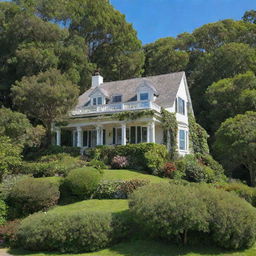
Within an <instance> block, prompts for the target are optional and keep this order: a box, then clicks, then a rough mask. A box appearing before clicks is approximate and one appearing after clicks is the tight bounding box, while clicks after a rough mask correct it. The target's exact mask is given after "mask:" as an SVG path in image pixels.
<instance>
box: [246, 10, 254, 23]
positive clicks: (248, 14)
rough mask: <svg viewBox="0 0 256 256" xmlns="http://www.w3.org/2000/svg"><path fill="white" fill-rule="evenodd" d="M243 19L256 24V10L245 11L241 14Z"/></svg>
mask: <svg viewBox="0 0 256 256" xmlns="http://www.w3.org/2000/svg"><path fill="white" fill-rule="evenodd" d="M243 21H245V22H250V23H253V24H256V11H255V10H250V11H246V12H245V14H244V16H243Z"/></svg>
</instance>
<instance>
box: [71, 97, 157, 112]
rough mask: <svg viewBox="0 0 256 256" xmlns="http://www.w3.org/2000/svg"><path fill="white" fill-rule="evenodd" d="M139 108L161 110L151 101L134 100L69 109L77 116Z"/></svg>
mask: <svg viewBox="0 0 256 256" xmlns="http://www.w3.org/2000/svg"><path fill="white" fill-rule="evenodd" d="M140 109H152V110H155V111H157V112H159V113H160V112H161V107H160V106H158V105H157V104H155V103H154V102H152V101H136V102H126V103H115V104H106V105H99V106H89V107H82V108H79V109H76V110H73V111H71V115H72V116H77V115H86V114H93V113H101V112H118V111H127V110H140Z"/></svg>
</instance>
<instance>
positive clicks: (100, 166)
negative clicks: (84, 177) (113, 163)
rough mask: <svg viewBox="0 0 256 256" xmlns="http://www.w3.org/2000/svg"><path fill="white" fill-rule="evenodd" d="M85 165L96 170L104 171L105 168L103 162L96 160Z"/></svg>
mask: <svg viewBox="0 0 256 256" xmlns="http://www.w3.org/2000/svg"><path fill="white" fill-rule="evenodd" d="M87 165H88V166H91V167H94V168H96V169H98V170H104V169H106V168H107V166H106V165H105V164H104V162H102V161H100V160H97V159H92V160H91V161H90V162H88V163H87Z"/></svg>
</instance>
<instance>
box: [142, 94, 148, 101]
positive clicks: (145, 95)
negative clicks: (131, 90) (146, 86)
mask: <svg viewBox="0 0 256 256" xmlns="http://www.w3.org/2000/svg"><path fill="white" fill-rule="evenodd" d="M148 99H149V95H148V92H142V93H140V100H141V101H142V100H148Z"/></svg>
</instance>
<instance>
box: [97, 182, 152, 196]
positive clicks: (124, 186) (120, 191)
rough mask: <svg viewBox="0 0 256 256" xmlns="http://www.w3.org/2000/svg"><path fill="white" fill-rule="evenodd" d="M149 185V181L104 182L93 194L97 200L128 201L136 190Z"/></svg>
mask: <svg viewBox="0 0 256 256" xmlns="http://www.w3.org/2000/svg"><path fill="white" fill-rule="evenodd" d="M147 184H149V181H148V180H141V179H133V180H127V181H103V182H101V183H100V184H99V186H98V187H97V190H96V191H95V192H94V194H93V198H96V199H127V198H128V196H129V195H130V194H131V193H132V192H134V191H135V190H136V189H138V188H140V187H142V186H145V185H147Z"/></svg>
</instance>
